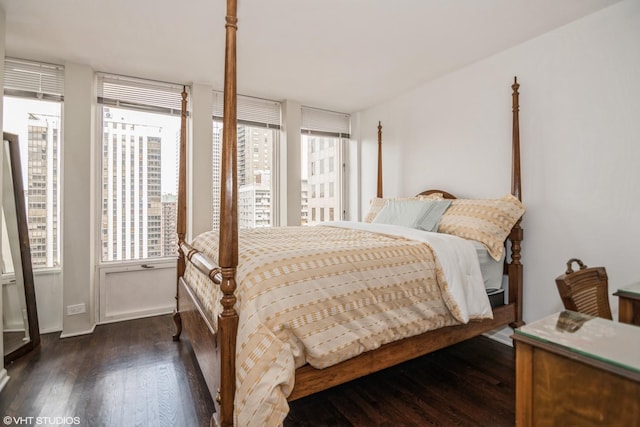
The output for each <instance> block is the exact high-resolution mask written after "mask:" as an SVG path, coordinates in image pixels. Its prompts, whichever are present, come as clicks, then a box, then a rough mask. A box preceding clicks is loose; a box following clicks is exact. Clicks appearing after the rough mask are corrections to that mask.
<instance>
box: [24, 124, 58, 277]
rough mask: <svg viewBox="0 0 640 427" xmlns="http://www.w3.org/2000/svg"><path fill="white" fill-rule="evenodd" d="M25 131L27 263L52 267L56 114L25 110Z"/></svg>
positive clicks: (55, 262)
mask: <svg viewBox="0 0 640 427" xmlns="http://www.w3.org/2000/svg"><path fill="white" fill-rule="evenodd" d="M28 133H29V136H28V141H27V145H28V161H27V162H26V163H27V188H26V192H27V217H28V218H29V244H30V245H31V262H32V264H33V266H34V267H56V266H58V265H59V253H60V241H59V233H58V218H59V217H60V203H59V202H60V195H59V187H58V170H59V168H60V158H59V154H58V152H59V141H60V117H58V116H49V115H44V114H37V113H29V117H28Z"/></svg>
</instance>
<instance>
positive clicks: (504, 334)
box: [483, 327, 513, 347]
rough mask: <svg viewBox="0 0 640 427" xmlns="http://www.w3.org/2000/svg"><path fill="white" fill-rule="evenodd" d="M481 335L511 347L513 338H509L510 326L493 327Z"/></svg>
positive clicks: (511, 332) (511, 333)
mask: <svg viewBox="0 0 640 427" xmlns="http://www.w3.org/2000/svg"><path fill="white" fill-rule="evenodd" d="M483 335H484V336H485V337H488V338H491V339H492V340H494V341H498V342H499V343H502V344H504V345H508V346H509V347H513V340H512V339H511V335H513V329H511V328H510V327H505V328H502V329H495V330H493V331H489V332H487V333H486V334H483Z"/></svg>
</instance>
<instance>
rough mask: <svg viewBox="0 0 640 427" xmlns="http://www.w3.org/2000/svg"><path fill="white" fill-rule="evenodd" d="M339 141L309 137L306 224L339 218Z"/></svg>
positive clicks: (333, 138)
mask: <svg viewBox="0 0 640 427" xmlns="http://www.w3.org/2000/svg"><path fill="white" fill-rule="evenodd" d="M339 141H340V140H339V139H338V138H335V137H324V136H309V137H308V144H307V162H308V164H307V168H308V169H307V170H308V178H307V183H306V184H307V206H306V209H307V224H310V225H313V224H317V223H319V222H323V221H338V220H340V219H341V217H342V215H341V210H340V187H339V185H340V174H339V173H340V153H339ZM309 213H310V215H309Z"/></svg>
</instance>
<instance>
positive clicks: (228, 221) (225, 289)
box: [216, 0, 238, 426]
mask: <svg viewBox="0 0 640 427" xmlns="http://www.w3.org/2000/svg"><path fill="white" fill-rule="evenodd" d="M237 6H238V5H237V0H227V16H226V26H225V27H226V46H225V69H224V123H223V128H222V160H221V182H220V184H221V185H220V187H221V188H220V243H219V251H220V252H219V256H218V258H219V259H218V264H219V265H220V269H221V272H222V282H221V283H220V289H221V290H222V294H223V296H222V299H221V301H220V302H221V303H222V308H223V310H222V313H221V314H220V316H219V317H218V340H219V348H220V391H219V395H218V396H216V400H217V401H218V403H219V404H220V414H219V420H220V425H222V426H231V425H233V400H234V395H235V385H236V383H235V381H236V378H235V372H236V371H235V361H236V336H237V332H238V313H237V312H236V311H235V309H234V304H235V302H236V296H235V290H236V280H235V274H236V267H237V266H238V194H237V117H236V90H237V88H236V32H237V30H238V26H237V23H238V18H237Z"/></svg>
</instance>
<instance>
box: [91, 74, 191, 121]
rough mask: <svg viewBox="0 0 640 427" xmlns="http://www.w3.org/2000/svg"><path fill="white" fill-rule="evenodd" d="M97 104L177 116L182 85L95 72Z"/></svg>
mask: <svg viewBox="0 0 640 427" xmlns="http://www.w3.org/2000/svg"><path fill="white" fill-rule="evenodd" d="M97 77H98V103H100V104H103V105H108V106H111V107H118V108H129V109H133V110H140V111H147V112H150V113H161V114H171V115H180V112H181V111H182V95H181V94H182V89H183V87H184V86H183V85H179V84H175V83H165V82H158V81H153V80H144V79H137V78H135V77H126V76H117V75H111V74H104V73H97Z"/></svg>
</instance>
